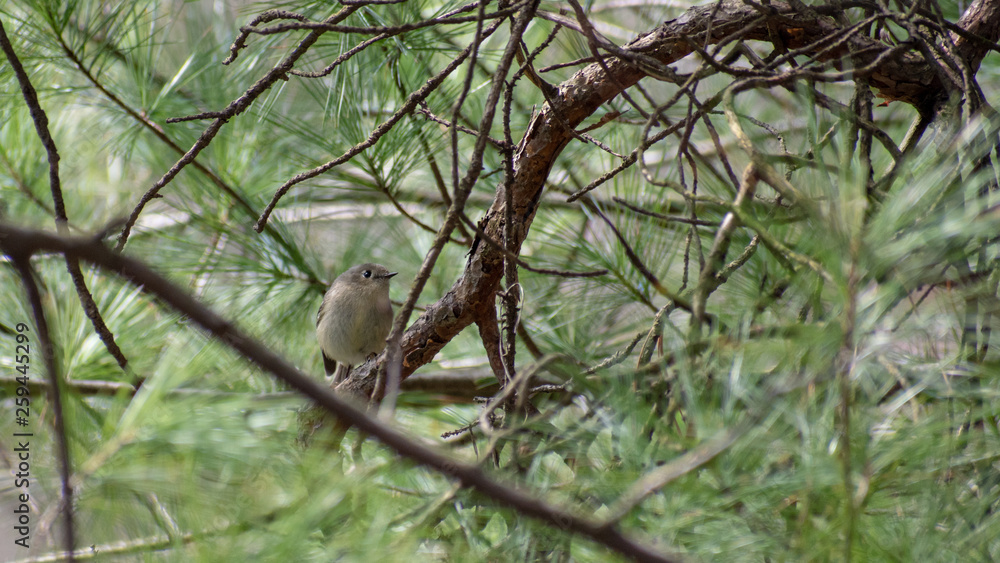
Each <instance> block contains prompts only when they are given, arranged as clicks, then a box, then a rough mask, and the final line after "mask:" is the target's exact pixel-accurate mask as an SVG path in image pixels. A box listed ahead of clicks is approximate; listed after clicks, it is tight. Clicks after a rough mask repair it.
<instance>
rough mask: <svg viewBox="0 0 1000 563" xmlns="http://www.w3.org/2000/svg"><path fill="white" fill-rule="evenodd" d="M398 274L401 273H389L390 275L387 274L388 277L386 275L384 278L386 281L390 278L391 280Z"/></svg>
mask: <svg viewBox="0 0 1000 563" xmlns="http://www.w3.org/2000/svg"><path fill="white" fill-rule="evenodd" d="M398 273H399V272H389V273H388V274H386V275H384V276H382V277H383V278H385V279H389V278H391V277H392V276H395V275H396V274H398Z"/></svg>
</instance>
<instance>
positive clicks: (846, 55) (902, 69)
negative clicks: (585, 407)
mask: <svg viewBox="0 0 1000 563" xmlns="http://www.w3.org/2000/svg"><path fill="white" fill-rule="evenodd" d="M795 4H799V3H798V2H796V3H795ZM842 11H843V8H841V7H836V8H834V7H830V6H823V7H816V8H813V9H811V10H808V9H804V8H803V9H793V8H792V7H791V6H790V5H789V4H788V3H785V2H776V1H772V2H771V3H770V4H769V5H766V6H765V5H756V4H751V3H749V2H743V1H740V0H725V1H723V2H722V3H721V4H716V3H714V2H713V3H711V4H709V5H706V6H701V7H696V8H692V9H690V10H688V11H687V12H685V13H684V14H683V15H682V16H681V17H679V18H677V19H675V20H671V21H668V22H665V23H663V24H662V25H660V26H658V27H657V28H656V29H654V30H653V31H651V32H649V33H647V34H645V35H643V36H640V37H638V38H637V39H635V40H634V41H632V42H631V43H629V44H628V45H626V46H625V47H624V50H626V51H631V52H633V53H641V54H643V55H646V56H649V57H652V58H655V59H656V60H657V61H658V62H659V63H661V64H671V63H674V62H676V61H677V60H679V59H681V58H683V57H686V56H688V55H689V54H691V53H692V51H693V48H692V45H701V46H703V47H705V46H708V45H712V44H716V43H719V42H720V41H725V40H726V39H727V38H729V37H730V36H733V35H739V36H740V37H741V38H742V39H744V40H758V41H768V42H777V41H779V40H780V42H781V43H782V44H783V45H782V48H786V49H790V50H795V49H802V50H803V53H802V54H803V55H804V56H810V55H811V56H814V57H816V58H819V59H821V60H842V61H843V64H845V65H846V64H852V65H853V67H854V68H863V67H867V66H870V65H871V64H872V63H874V62H875V61H877V60H878V59H879V57H880V56H882V55H884V54H885V53H887V52H888V51H889V49H891V48H892V46H890V45H886V44H884V43H881V42H879V41H876V40H873V39H871V38H868V37H865V36H863V35H860V34H853V35H848V36H847V38H846V39H842V38H840V36H837V35H836V34H837V33H838V32H840V31H842V30H843V28H842V27H841V26H840V24H838V23H837V21H836V19H835V17H834V16H836V15H837V14H839V13H841V12H842ZM998 22H1000V8H998V1H997V0H980V1H978V2H976V3H975V4H974V5H973V6H972V7H970V8H969V11H968V12H967V14H966V16H965V17H963V18H962V21H961V24H962V25H963V26H966V29H968V30H970V31H975V32H976V33H978V34H982V35H983V36H984V37H985V39H987V40H988V41H990V42H995V41H996V39H997V35H998V28H1000V23H998ZM831 36H834V37H838V39H836V40H832V41H819V40H820V39H822V38H824V37H831ZM960 43H961V45H960V48H961V49H963V50H962V51H961V53H962V55H963V56H966V57H968V58H967V59H966V63H967V64H969V65H970V67H972V68H977V67H978V64H979V62H980V61H981V60H982V58H983V56H985V54H986V52H987V49H986V48H985V47H984V46H983V44H982V43H981V42H976V41H969V40H965V39H962V40H961V42H960ZM848 61H850V62H849V63H848ZM605 64H606V66H607V68H608V71H610V74H609V73H606V72H605V70H604V69H603V68H602V67H601V65H599V64H596V63H595V64H591V65H589V66H587V67H585V68H583V69H581V70H580V71H579V72H577V73H576V75H574V76H573V77H572V78H570V79H569V80H567V81H565V82H563V83H562V84H560V85H559V88H558V92H557V94H556V96H555V97H554V98H553V100H552V101H553V103H552V104H551V105H550V104H546V105H545V106H544V107H543V108H542V110H541V111H540V112H539V113H538V114H537V115H536V116H535V117H534V119H532V121H531V123H530V124H529V126H528V128H527V131H526V132H525V134H524V137H523V138H522V140H521V142H520V144H519V146H518V150H517V153H516V154H515V157H514V169H515V179H514V183H513V189H514V190H515V192H514V194H513V201H514V207H515V209H514V216H515V217H516V220H517V225H516V226H515V227H516V228H515V229H514V233H515V238H516V241H515V242H516V243H517V244H516V248H517V249H520V245H521V243H523V241H524V238H525V236H527V233H528V229H529V227H530V226H531V222H532V220H533V219H534V216H535V212H536V211H537V205H538V201H539V200H540V198H541V194H542V189H543V187H544V184H545V180H546V178H547V177H548V174H549V171H550V170H551V168H552V165H553V163H554V162H555V160H556V158H557V157H558V156H559V154H560V152H562V150H563V148H565V147H566V145H567V143H569V141H570V140H571V139H572V138H573V137H572V135H571V133H570V132H569V131H567V130H566V129H565V128H564V127H563V125H562V122H565V123H567V124H569V125H570V126H571V127H576V126H577V125H579V124H580V123H581V122H582V121H583V120H584V119H585V118H587V117H588V116H590V115H591V114H593V113H594V112H595V111H597V110H598V109H599V108H600V106H601V105H602V104H604V103H606V102H608V101H610V100H611V99H612V98H614V97H615V96H617V95H618V94H620V93H621V92H622V91H623V90H624V89H627V88H629V87H631V86H633V85H634V84H635V83H636V82H638V81H639V80H640V79H642V78H643V77H645V76H646V73H645V72H644V71H642V70H641V69H640V68H639V67H637V66H636V65H634V64H633V63H630V62H628V61H624V60H622V59H621V58H616V57H610V56H609V57H608V58H607V59H606V60H605ZM868 78H869V81H870V84H871V85H872V87H874V88H876V89H877V90H878V92H879V94H880V96H881V97H883V98H885V99H887V100H898V101H902V102H905V103H908V104H912V105H914V106H916V107H918V108H920V109H927V108H928V107H930V106H933V105H935V104H937V103H938V102H939V101H940V100H941V99H942V98H947V96H948V94H949V92H948V90H947V89H946V88H944V87H943V86H942V83H941V80H940V78H939V76H938V74H937V73H936V71H935V68H934V67H933V65H931V64H929V63H928V62H927V61H925V60H924V58H923V56H922V55H920V53H919V52H916V51H906V52H899V53H897V54H895V55H893V56H891V57H888V58H886V59H885V60H883V61H881V62H880V63H879V64H878V66H877V67H876V68H875V69H874V70H872V72H871V73H870V75H869V77H868ZM557 115H559V116H561V117H562V120H560V119H558V118H557V117H556V116H557ZM503 206H504V194H503V193H502V188H500V189H498V193H497V195H496V198H495V200H494V202H493V205H492V206H491V207H490V208H489V210H488V211H487V212H486V214H485V216H484V217H483V219H482V220H481V222H480V224H481V225H482V226H483V229H484V230H485V232H486V233H487V234H489V235H490V236H491V237H493V238H494V240H503V217H504V213H503ZM502 274H503V255H502V253H500V252H498V251H497V250H496V249H494V248H493V247H492V246H490V245H488V244H482V243H480V244H474V245H473V249H472V251H471V255H470V257H469V260H468V263H467V266H466V269H465V272H464V274H463V275H462V277H460V278H459V279H458V280H457V281H456V282H455V284H454V285H453V286H452V288H451V290H450V291H449V292H448V293H447V294H445V295H444V296H443V297H441V299H439V300H438V301H437V302H436V303H434V304H433V305H431V306H429V307H428V308H427V310H426V312H425V313H424V314H422V315H421V316H420V317H419V318H418V319H417V320H416V321H415V322H414V323H413V324H412V325H411V326H410V328H409V329H408V330H407V332H406V334H405V335H404V337H403V370H402V374H403V377H404V378H405V377H407V376H408V375H410V374H411V373H413V371H414V370H416V369H417V368H419V367H420V366H422V365H424V364H426V363H428V362H430V361H431V360H432V359H433V358H434V356H435V355H436V354H437V353H438V351H440V350H441V348H443V347H444V346H445V344H447V343H448V342H449V341H451V339H452V338H454V337H455V336H456V335H457V334H458V333H459V332H460V331H462V330H463V329H465V328H466V327H467V326H469V325H470V324H472V323H473V322H474V321H475V320H476V319H477V318H480V317H481V316H482V313H483V309H484V308H487V307H494V301H495V300H494V294H495V292H496V290H497V288H498V287H499V284H500V281H501V278H502ZM383 362H384V355H383V357H380V358H379V362H377V363H369V364H366V365H365V366H362V368H361V369H359V370H358V371H356V372H355V373H354V374H353V375H352V377H351V378H350V379H349V380H348V381H346V382H344V384H342V385H341V390H343V391H347V392H350V393H354V394H358V395H364V396H371V393H372V391H373V389H374V387H375V381H376V373H377V369H378V366H379V365H381V363H383Z"/></svg>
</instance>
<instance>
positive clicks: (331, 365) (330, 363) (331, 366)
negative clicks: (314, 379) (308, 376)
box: [320, 351, 337, 375]
mask: <svg viewBox="0 0 1000 563" xmlns="http://www.w3.org/2000/svg"><path fill="white" fill-rule="evenodd" d="M320 354H323V367H324V368H326V374H327V375H333V372H335V371H337V360H331V359H330V358H329V357H328V356H327V355H326V354H325V353H324V352H323V351H320Z"/></svg>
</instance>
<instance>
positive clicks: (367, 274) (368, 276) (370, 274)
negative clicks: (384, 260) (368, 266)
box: [361, 270, 372, 278]
mask: <svg viewBox="0 0 1000 563" xmlns="http://www.w3.org/2000/svg"><path fill="white" fill-rule="evenodd" d="M361 275H362V276H364V277H366V278H370V277H372V271H371V270H365V273H363V274H361Z"/></svg>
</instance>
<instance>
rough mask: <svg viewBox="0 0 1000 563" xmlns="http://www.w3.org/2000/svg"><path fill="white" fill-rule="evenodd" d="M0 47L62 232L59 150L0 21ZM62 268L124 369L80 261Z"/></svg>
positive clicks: (64, 222)
mask: <svg viewBox="0 0 1000 563" xmlns="http://www.w3.org/2000/svg"><path fill="white" fill-rule="evenodd" d="M0 48H2V49H3V52H4V54H5V55H6V56H7V61H8V62H10V66H11V68H13V69H14V75H15V76H16V77H17V81H18V84H20V86H21V93H22V94H23V96H24V101H25V103H26V104H27V105H28V110H29V112H30V113H31V119H32V120H33V121H34V123H35V131H36V132H37V133H38V138H39V139H41V141H42V145H43V146H44V147H45V153H46V155H47V156H48V160H49V187H50V189H51V190H52V203H53V210H54V211H55V220H56V228H57V229H58V230H59V232H60V233H64V234H65V233H66V229H67V225H68V224H69V217H68V216H67V215H66V204H65V203H64V202H63V195H62V181H61V180H60V178H59V150H58V148H57V147H56V142H55V140H53V139H52V135H51V134H50V132H49V119H48V116H46V115H45V110H43V109H42V106H41V104H40V103H39V102H38V95H37V94H36V93H35V88H34V87H33V86H32V85H31V80H30V79H29V78H28V74H27V73H26V72H25V71H24V67H23V66H21V61H20V60H19V59H18V57H17V53H15V52H14V47H13V45H11V43H10V39H8V38H7V32H6V30H4V28H3V24H2V23H0ZM66 269H67V270H68V271H69V275H70V278H71V279H72V280H73V287H74V288H75V289H76V294H77V296H78V297H79V299H80V305H81V306H82V307H83V311H84V313H85V314H86V315H87V318H88V319H89V320H90V324H91V325H92V326H93V327H94V331H95V332H96V333H97V336H98V337H99V338H100V339H101V342H103V343H104V347H105V348H106V349H107V351H108V353H109V354H111V357H112V358H114V359H115V361H116V362H118V366H119V367H121V369H123V370H124V369H126V366H127V365H128V359H127V358H126V357H125V354H124V353H122V351H121V348H119V347H118V343H117V342H115V335H114V334H113V333H112V332H111V329H109V328H108V325H107V324H106V323H105V322H104V318H103V317H102V316H101V311H100V309H98V307H97V303H95V302H94V296H93V295H92V294H91V293H90V289H89V288H88V287H87V280H85V279H84V277H83V271H82V270H81V269H80V264H79V263H77V262H76V261H75V260H72V259H67V260H66Z"/></svg>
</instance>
